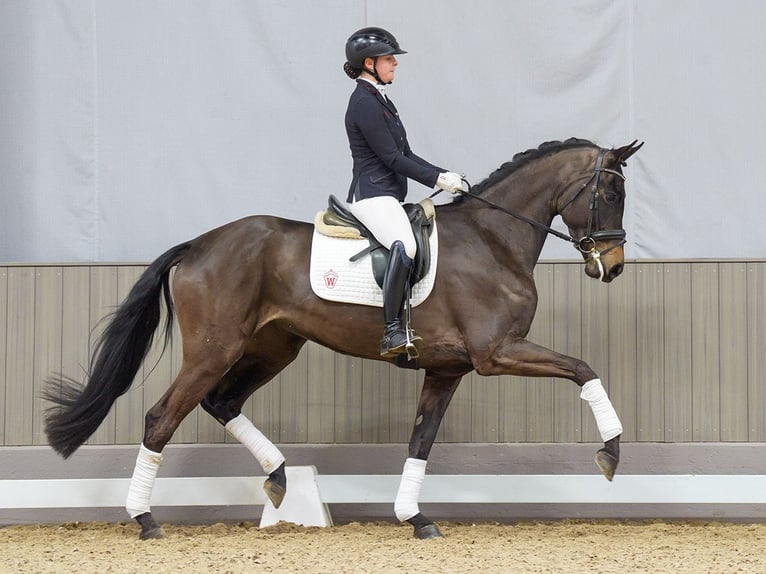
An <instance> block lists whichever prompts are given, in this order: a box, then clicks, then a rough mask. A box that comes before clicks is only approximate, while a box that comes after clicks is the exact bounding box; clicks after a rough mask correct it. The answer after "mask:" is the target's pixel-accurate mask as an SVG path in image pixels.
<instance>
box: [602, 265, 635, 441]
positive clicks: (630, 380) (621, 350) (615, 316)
mask: <svg viewBox="0 0 766 574" xmlns="http://www.w3.org/2000/svg"><path fill="white" fill-rule="evenodd" d="M637 267H638V266H637V265H626V266H625V270H624V271H623V272H622V275H621V276H620V277H619V278H618V279H617V280H616V281H612V283H610V284H609V289H608V292H607V301H608V307H609V325H608V329H607V331H606V333H605V334H604V335H603V338H604V339H608V341H609V358H608V364H609V366H608V370H609V396H610V397H611V399H612V403H613V404H614V408H615V410H616V411H617V414H618V416H619V417H620V421H621V422H622V429H623V430H622V440H624V441H635V440H637V439H638V416H637V414H636V413H637V405H638V357H637V353H636V349H637V345H638V344H637V337H638V318H637V313H636V312H635V310H636V304H637V303H636V302H637V298H636V289H637V278H638V275H639V273H638V269H637Z"/></svg>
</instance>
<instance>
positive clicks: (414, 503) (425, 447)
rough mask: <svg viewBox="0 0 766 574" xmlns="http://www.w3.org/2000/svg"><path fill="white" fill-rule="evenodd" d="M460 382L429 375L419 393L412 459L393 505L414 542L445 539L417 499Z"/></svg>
mask: <svg viewBox="0 0 766 574" xmlns="http://www.w3.org/2000/svg"><path fill="white" fill-rule="evenodd" d="M460 379H461V377H460V376H458V377H439V376H436V375H434V374H433V373H429V372H426V376H425V381H424V383H423V390H422V391H421V392H420V400H419V401H418V411H417V415H416V417H415V425H414V427H413V429H412V436H411V437H410V447H409V457H408V458H407V460H406V462H405V463H404V470H403V471H402V481H401V483H400V484H399V491H398V492H397V493H396V501H395V503H394V512H395V514H396V517H397V518H398V519H399V520H401V521H402V522H403V521H405V520H406V521H407V522H409V523H410V524H412V526H413V528H414V529H415V532H414V535H415V538H421V539H425V538H438V537H440V536H441V535H442V534H441V532H439V528H438V527H437V526H436V525H435V524H434V523H433V522H432V521H431V520H429V519H428V518H426V517H425V516H423V514H421V512H420V509H419V508H418V497H419V496H420V486H421V485H422V483H423V478H424V477H425V474H426V461H427V460H428V455H429V454H430V453H431V447H432V446H433V444H434V440H436V432H437V431H438V430H439V424H440V423H441V421H442V418H443V417H444V413H445V411H446V410H447V407H448V406H449V403H450V400H451V399H452V396H453V395H454V394H455V390H456V389H457V386H458V384H459V383H460Z"/></svg>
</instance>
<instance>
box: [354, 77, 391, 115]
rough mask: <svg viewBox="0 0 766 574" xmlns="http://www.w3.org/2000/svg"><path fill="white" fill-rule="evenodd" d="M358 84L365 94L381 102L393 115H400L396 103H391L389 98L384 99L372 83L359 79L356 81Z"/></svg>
mask: <svg viewBox="0 0 766 574" xmlns="http://www.w3.org/2000/svg"><path fill="white" fill-rule="evenodd" d="M356 83H357V85H358V86H359V87H361V88H362V89H363V90H364V91H365V92H367V93H368V94H370V95H371V96H373V97H375V98H376V99H377V100H378V102H380V104H381V105H383V106H384V107H385V108H386V109H387V110H388V111H390V112H391V113H392V114H394V115H399V112H398V111H397V109H396V106H395V105H394V103H393V102H392V101H391V98H388V97H386V98H384V97H383V96H382V95H381V93H380V92H379V91H378V89H377V88H376V87H375V86H373V85H372V84H371V83H370V82H368V81H367V80H362V79H361V78H358V79H357V80H356Z"/></svg>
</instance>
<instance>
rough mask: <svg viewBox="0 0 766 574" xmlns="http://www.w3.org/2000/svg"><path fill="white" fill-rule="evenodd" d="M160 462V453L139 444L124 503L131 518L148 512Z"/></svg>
mask: <svg viewBox="0 0 766 574" xmlns="http://www.w3.org/2000/svg"><path fill="white" fill-rule="evenodd" d="M161 462H162V453H159V452H154V451H151V450H149V449H148V448H146V447H145V446H144V445H143V444H141V448H139V449H138V457H137V458H136V467H135V468H134V469H133V477H132V478H131V479H130V487H129V488H128V498H127V500H126V501H125V509H126V510H127V511H128V514H129V515H130V517H131V518H135V517H136V516H139V515H140V514H144V513H145V512H149V510H150V508H151V507H150V504H149V501H150V500H151V498H152V488H154V479H155V478H156V477H157V470H158V469H159V468H160V463H161Z"/></svg>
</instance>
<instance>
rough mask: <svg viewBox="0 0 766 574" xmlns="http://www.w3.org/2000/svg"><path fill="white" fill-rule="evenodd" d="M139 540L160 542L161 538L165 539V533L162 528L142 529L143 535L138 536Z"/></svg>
mask: <svg viewBox="0 0 766 574" xmlns="http://www.w3.org/2000/svg"><path fill="white" fill-rule="evenodd" d="M138 538H139V539H140V540H159V539H161V538H165V531H164V530H163V529H162V526H157V527H156V528H148V529H147V528H142V529H141V534H139V535H138Z"/></svg>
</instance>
